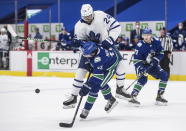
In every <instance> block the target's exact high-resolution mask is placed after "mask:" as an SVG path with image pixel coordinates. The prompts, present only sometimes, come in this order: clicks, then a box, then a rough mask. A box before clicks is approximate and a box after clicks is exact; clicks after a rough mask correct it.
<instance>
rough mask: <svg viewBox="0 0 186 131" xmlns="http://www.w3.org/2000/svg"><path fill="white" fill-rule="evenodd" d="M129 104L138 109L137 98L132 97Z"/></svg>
mask: <svg viewBox="0 0 186 131" xmlns="http://www.w3.org/2000/svg"><path fill="white" fill-rule="evenodd" d="M129 104H131V105H133V106H136V107H139V106H140V102H139V101H138V100H137V96H132V98H131V99H130V100H129Z"/></svg>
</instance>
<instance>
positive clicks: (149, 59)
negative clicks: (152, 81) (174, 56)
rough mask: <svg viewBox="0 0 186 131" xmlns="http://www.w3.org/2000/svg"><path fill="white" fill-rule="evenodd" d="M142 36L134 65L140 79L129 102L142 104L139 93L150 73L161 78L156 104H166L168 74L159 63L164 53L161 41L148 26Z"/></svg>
mask: <svg viewBox="0 0 186 131" xmlns="http://www.w3.org/2000/svg"><path fill="white" fill-rule="evenodd" d="M142 36H143V39H144V40H143V41H141V42H139V43H138V44H137V46H136V49H135V54H134V66H135V69H136V74H137V76H138V78H139V79H138V81H137V83H136V84H135V85H134V88H133V91H132V93H131V95H132V99H131V100H130V101H129V103H132V104H135V105H136V106H139V105H140V102H139V101H138V100H137V95H138V94H139V92H140V90H141V89H142V88H143V86H144V85H145V84H146V83H147V74H149V75H151V76H153V77H154V78H156V79H160V82H159V89H158V93H157V97H156V104H160V105H166V104H167V102H168V101H167V100H166V99H164V98H163V94H164V92H165V88H166V86H167V81H168V74H167V72H166V71H164V70H163V69H162V68H161V67H160V65H159V62H160V60H161V59H162V57H163V55H164V54H163V48H162V46H161V42H160V41H159V40H157V39H155V38H153V37H152V31H151V29H148V28H146V29H144V30H143V33H142Z"/></svg>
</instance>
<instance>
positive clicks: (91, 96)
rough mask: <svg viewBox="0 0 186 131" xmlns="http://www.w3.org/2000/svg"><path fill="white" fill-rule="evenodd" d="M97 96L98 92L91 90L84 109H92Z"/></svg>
mask: <svg viewBox="0 0 186 131" xmlns="http://www.w3.org/2000/svg"><path fill="white" fill-rule="evenodd" d="M97 97H98V94H97V93H92V92H90V93H89V95H88V98H87V101H86V103H85V106H84V109H86V110H91V109H92V106H93V105H94V102H95V101H96V98H97Z"/></svg>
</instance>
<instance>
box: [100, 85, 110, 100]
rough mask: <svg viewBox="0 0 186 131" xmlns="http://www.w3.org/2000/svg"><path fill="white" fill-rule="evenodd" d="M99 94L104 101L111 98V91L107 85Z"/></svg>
mask: <svg viewBox="0 0 186 131" xmlns="http://www.w3.org/2000/svg"><path fill="white" fill-rule="evenodd" d="M101 92H102V94H103V96H104V98H105V99H106V100H108V99H110V98H111V96H112V94H111V89H110V87H109V86H108V85H106V86H105V87H104V88H102V89H101Z"/></svg>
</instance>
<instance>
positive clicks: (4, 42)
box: [0, 34, 9, 50]
mask: <svg viewBox="0 0 186 131" xmlns="http://www.w3.org/2000/svg"><path fill="white" fill-rule="evenodd" d="M0 49H2V50H8V49H9V44H8V35H7V34H3V35H0Z"/></svg>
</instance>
